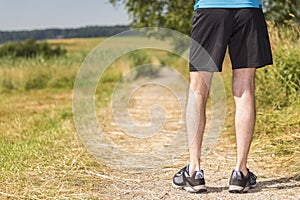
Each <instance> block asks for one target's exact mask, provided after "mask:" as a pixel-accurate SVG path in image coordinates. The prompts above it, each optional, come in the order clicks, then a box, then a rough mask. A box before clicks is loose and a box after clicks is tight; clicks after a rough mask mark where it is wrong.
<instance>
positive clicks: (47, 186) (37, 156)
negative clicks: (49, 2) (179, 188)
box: [0, 31, 300, 199]
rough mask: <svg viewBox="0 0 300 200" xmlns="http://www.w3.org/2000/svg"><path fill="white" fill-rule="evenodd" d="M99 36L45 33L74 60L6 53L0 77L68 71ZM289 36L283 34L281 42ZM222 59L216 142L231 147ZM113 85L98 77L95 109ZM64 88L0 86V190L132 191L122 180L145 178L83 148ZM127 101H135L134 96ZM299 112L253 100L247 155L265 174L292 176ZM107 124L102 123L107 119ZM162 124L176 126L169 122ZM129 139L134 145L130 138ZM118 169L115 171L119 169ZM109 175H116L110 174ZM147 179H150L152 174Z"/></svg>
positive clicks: (96, 195)
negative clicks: (0, 89) (222, 100)
mask: <svg viewBox="0 0 300 200" xmlns="http://www.w3.org/2000/svg"><path fill="white" fill-rule="evenodd" d="M271 39H272V44H273V45H272V46H273V50H274V51H276V49H277V46H276V44H277V43H278V42H279V36H276V34H275V32H274V33H273V32H272V31H271ZM102 40H103V38H96V39H69V40H51V41H49V42H50V43H51V44H61V45H62V46H63V47H65V48H66V49H68V51H69V57H68V58H69V59H70V58H72V56H74V57H75V58H73V59H74V60H71V61H69V62H68V59H64V60H58V61H57V60H56V61H53V60H52V61H45V63H44V64H43V62H40V61H26V62H25V63H24V62H23V61H20V62H19V63H18V64H14V65H15V66H10V64H11V61H5V63H4V64H3V63H2V64H1V67H0V77H1V78H0V79H1V81H3V80H4V78H7V77H8V78H9V79H11V81H12V83H13V85H15V86H16V87H19V85H20V87H19V88H22V87H24V81H25V80H26V79H27V78H29V77H31V76H32V74H36V75H40V73H42V72H43V73H47V74H52V75H51V77H52V78H55V77H56V78H57V77H61V76H67V77H69V76H75V73H76V70H77V69H78V67H79V66H80V63H81V61H82V59H83V58H84V56H85V55H86V53H87V52H88V51H89V50H90V49H92V48H93V47H95V46H96V45H97V43H98V42H99V41H102ZM290 43H291V42H290V41H289V40H287V45H288V44H290ZM157 55H159V57H158V58H157V59H156V61H157V60H160V61H163V62H165V63H166V64H170V63H172V64H173V66H174V68H176V69H178V71H180V72H181V73H183V74H184V75H187V74H188V73H187V69H188V68H187V65H186V63H185V62H184V61H183V60H176V59H175V58H174V57H170V58H168V55H167V54H165V53H162V52H159V53H158V54H157ZM165 55H167V56H166V57H165V58H163V59H162V58H161V57H163V56H165ZM174 60H175V61H176V62H174ZM31 65H32V66H31ZM116 65H122V66H121V67H119V68H118V70H119V72H118V73H121V74H124V73H126V72H127V71H128V70H129V68H130V67H129V65H130V62H128V61H125V60H119V61H117V63H116ZM225 66H226V67H225V69H224V73H223V74H222V76H223V78H224V82H225V87H226V91H227V108H228V109H227V117H226V124H225V127H224V133H223V135H222V137H221V140H222V142H221V143H220V144H219V148H223V147H224V148H228V147H232V146H233V144H234V128H233V117H234V103H233V100H232V95H231V70H230V67H229V66H230V64H229V58H228V57H226V60H225ZM39 70H41V71H39ZM43 70H45V71H43ZM110 73H112V74H113V76H115V77H118V76H119V74H118V73H116V72H115V71H111V72H110ZM114 73H116V74H114ZM113 79H114V78H113ZM113 86H114V84H113V83H111V82H109V81H108V82H106V83H104V85H103V87H104V88H105V90H104V89H103V88H102V89H103V90H102V89H101V88H99V90H98V91H102V92H103V93H102V95H105V98H104V99H106V101H105V102H98V103H97V102H96V103H97V108H98V109H100V110H101V109H103V108H105V106H106V105H107V102H109V100H110V98H109V95H110V94H111V92H112V89H113ZM149 90H150V89H149ZM71 95H72V91H71V89H68V88H66V87H62V88H59V89H58V88H51V87H47V88H46V89H41V90H24V89H20V90H12V91H10V92H4V93H0V96H1V98H0V170H1V171H0V196H1V197H12V198H16V199H19V198H26V199H50V198H59V199H64V198H67V199H69V198H71V199H112V198H115V197H116V194H115V193H114V192H113V191H115V190H116V189H118V188H117V187H119V186H120V187H121V186H122V187H121V188H122V191H121V192H122V193H124V194H127V195H129V194H130V192H131V191H130V190H127V189H126V188H127V187H129V188H130V185H131V183H134V184H135V185H136V187H138V185H139V181H140V182H141V181H144V180H139V179H138V180H134V178H133V177H132V175H130V174H123V173H122V172H116V171H115V170H112V169H110V168H109V167H107V166H105V165H103V164H101V163H99V162H97V161H96V160H95V158H93V157H92V156H91V155H90V154H89V153H88V152H87V151H86V149H85V148H84V146H83V145H82V144H81V141H80V140H79V138H78V136H77V133H76V130H75V128H74V124H73V118H72V109H71V106H72V99H71ZM169 96H170V97H171V95H169ZM137 97H138V96H137ZM102 99H103V98H102ZM133 100H134V99H133ZM146 103H147V102H146ZM132 106H133V108H134V102H132ZM267 111H268V112H267ZM299 113H300V104H293V105H289V106H287V107H286V108H285V109H283V110H276V109H273V108H269V107H268V108H262V107H260V106H259V105H258V117H257V127H256V133H255V137H254V140H253V146H252V150H251V154H250V158H251V159H252V160H254V161H255V163H256V164H257V165H258V167H261V168H263V169H265V170H267V171H268V173H269V174H272V173H276V174H277V175H282V176H286V177H290V176H293V177H294V178H298V179H299V171H300V169H299V163H300V158H299V155H300V149H299V142H300V136H299V135H300V129H299V124H300V121H299ZM102 114H104V115H102V116H99V117H103V118H106V116H105V114H107V112H102ZM133 114H134V115H135V116H136V119H137V118H138V117H137V114H138V113H134V110H133ZM99 115H101V112H99ZM170 115H172V113H171V114H170ZM143 122H145V121H143ZM106 128H107V129H108V130H109V128H110V127H106ZM169 128H170V130H173V129H176V127H169ZM120 142H121V141H120ZM132 145H133V146H134V142H133V143H132ZM128 147H129V148H130V146H127V148H128ZM153 148H156V147H153ZM146 150H147V149H146ZM232 156H233V155H232ZM176 167H177V166H176ZM120 174H121V175H122V176H119V175H120ZM116 178H118V182H115V181H114V180H115V179H116ZM144 178H145V179H147V177H144ZM146 181H147V182H148V183H150V182H151V177H150V178H148V179H147V180H146ZM116 185H117V186H116ZM120 187H119V188H120ZM137 190H138V189H137ZM141 193H143V194H145V195H146V196H148V197H149V198H151V197H153V194H152V193H151V191H150V190H149V191H148V190H147V191H146V190H145V191H141ZM131 197H134V196H131ZM153 198H154V197H153Z"/></svg>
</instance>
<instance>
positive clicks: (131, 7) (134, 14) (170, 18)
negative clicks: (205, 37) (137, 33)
mask: <svg viewBox="0 0 300 200" xmlns="http://www.w3.org/2000/svg"><path fill="white" fill-rule="evenodd" d="M109 1H110V2H111V3H112V4H114V5H116V4H118V3H124V4H125V6H126V8H127V11H128V13H129V15H130V17H131V18H132V26H134V27H137V28H138V27H153V26H155V27H157V26H158V27H165V28H170V29H173V30H177V31H180V32H182V33H185V34H187V35H189V34H190V30H191V24H192V23H191V21H192V16H193V7H194V1H193V0H177V1H170V0H149V1H142V0H109Z"/></svg>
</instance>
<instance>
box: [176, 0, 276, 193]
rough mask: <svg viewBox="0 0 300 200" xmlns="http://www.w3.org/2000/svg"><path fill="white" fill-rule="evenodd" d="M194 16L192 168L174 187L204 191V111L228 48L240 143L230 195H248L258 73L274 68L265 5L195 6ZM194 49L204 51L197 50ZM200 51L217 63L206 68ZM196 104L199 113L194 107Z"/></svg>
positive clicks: (226, 2) (200, 1) (202, 0)
mask: <svg viewBox="0 0 300 200" xmlns="http://www.w3.org/2000/svg"><path fill="white" fill-rule="evenodd" d="M194 10H195V14H194V20H193V27H192V32H191V38H192V42H191V52H190V90H191V92H190V95H189V98H188V103H187V131H188V134H193V135H194V137H193V138H192V140H190V141H189V142H190V146H189V152H190V163H189V164H188V165H187V166H186V167H184V168H183V169H181V170H180V171H179V172H178V173H176V174H175V175H174V177H173V187H175V188H183V189H185V190H187V191H189V192H204V191H206V187H205V180H204V173H203V170H201V165H200V152H201V144H202V138H203V132H204V128H205V106H206V102H207V98H208V93H209V88H210V81H211V78H212V74H213V72H221V71H222V63H223V60H224V56H225V52H226V49H227V46H228V47H229V54H230V59H231V62H232V71H233V75H232V76H233V81H232V88H233V96H234V101H235V106H236V111H235V131H236V141H237V160H236V165H235V168H234V170H233V171H232V174H231V177H230V181H229V192H233V193H242V192H247V191H248V189H249V188H253V187H255V185H256V176H255V175H254V174H253V173H252V172H250V171H249V169H248V168H247V157H248V152H249V148H250V144H251V140H252V135H253V131H254V125H255V97H254V82H255V81H254V80H255V70H256V68H260V67H264V66H265V65H270V64H272V55H271V48H270V43H269V37H268V32H267V27H266V23H265V19H264V15H263V13H262V9H261V2H260V0H222V1H221V0H196V4H195V6H194ZM196 43H199V44H198V47H199V45H201V46H202V48H200V49H199V48H198V47H197V44H196ZM201 49H202V50H203V49H205V51H206V52H207V53H208V54H209V55H210V57H211V59H212V60H213V62H205V63H204V62H203V58H199V57H201V55H204V54H203V52H201ZM204 60H205V59H204ZM212 63H213V64H212ZM191 94H193V95H191ZM192 96H193V97H192ZM194 99H195V100H196V106H197V108H195V103H193V101H194ZM195 122H196V123H195Z"/></svg>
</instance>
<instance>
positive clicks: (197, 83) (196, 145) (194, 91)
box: [186, 72, 212, 174]
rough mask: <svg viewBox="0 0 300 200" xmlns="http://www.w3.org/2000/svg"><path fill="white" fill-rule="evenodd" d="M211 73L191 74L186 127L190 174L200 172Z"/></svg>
mask: <svg viewBox="0 0 300 200" xmlns="http://www.w3.org/2000/svg"><path fill="white" fill-rule="evenodd" d="M211 78H212V73H211V72H190V88H189V96H188V102H187V110H186V127H187V133H188V140H189V152H190V165H189V174H193V172H194V171H195V170H200V156H201V145H202V138H203V133H204V129H205V122H206V117H205V107H206V102H207V98H208V93H209V88H210V82H211Z"/></svg>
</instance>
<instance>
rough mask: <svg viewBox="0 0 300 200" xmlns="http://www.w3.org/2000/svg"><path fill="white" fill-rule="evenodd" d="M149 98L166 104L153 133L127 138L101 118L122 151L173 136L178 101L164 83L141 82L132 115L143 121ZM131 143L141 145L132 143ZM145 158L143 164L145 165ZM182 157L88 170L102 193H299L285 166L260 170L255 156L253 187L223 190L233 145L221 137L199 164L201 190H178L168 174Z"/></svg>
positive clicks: (161, 195)
mask: <svg viewBox="0 0 300 200" xmlns="http://www.w3.org/2000/svg"><path fill="white" fill-rule="evenodd" d="M168 81H171V80H167V82H168ZM153 100H156V101H155V102H156V103H157V104H161V105H163V106H164V107H165V108H166V110H167V112H166V113H167V114H166V121H165V124H167V125H166V126H164V128H163V130H162V131H161V132H159V133H158V134H157V135H156V136H155V137H153V138H154V139H153V138H152V139H148V140H147V139H142V140H141V139H139V140H134V139H133V140H132V137H129V139H128V137H127V136H126V134H125V133H124V131H122V130H120V129H118V127H116V124H115V122H113V121H111V120H112V119H110V118H107V121H106V123H110V126H107V127H104V131H105V132H106V133H107V136H108V138H110V140H112V141H113V142H115V143H116V144H117V145H119V146H120V148H123V150H124V151H128V152H134V151H138V152H140V151H141V152H142V153H147V152H149V151H153V150H156V148H161V147H164V146H166V145H168V144H169V143H170V141H169V140H170V138H171V139H172V138H173V135H172V133H174V132H175V133H176V130H178V123H179V120H180V115H181V112H176V111H178V101H177V100H176V99H174V96H172V95H171V94H170V93H167V92H166V91H165V88H163V87H157V86H150V87H148V86H147V87H142V88H141V89H140V90H138V91H136V92H135V94H133V95H132V96H131V100H130V103H129V112H130V113H131V118H132V120H133V121H135V122H136V123H139V121H142V122H140V123H141V124H143V125H147V123H148V121H147V119H149V110H148V108H149V106H150V107H151V105H152V104H153ZM150 104H151V105H150ZM146 108H147V109H146ZM172 111H173V112H172ZM120 116H122V115H120ZM157 120H158V121H159V120H160V119H159V118H158V119H157ZM168 133H169V135H168ZM137 143H138V144H139V146H140V147H144V148H139V149H136V148H135V147H136V145H135V144H137ZM173 151H174V152H173V154H174V155H176V153H177V152H176V148H174V150H173ZM258 157H259V155H258ZM146 159H147V158H145V164H147V165H151V163H149V162H147V160H146ZM187 160H188V156H187V153H185V154H184V155H182V156H181V157H180V159H178V160H176V161H174V162H173V163H172V164H171V165H169V166H167V167H164V168H158V169H157V170H151V169H145V170H144V171H138V172H137V173H127V171H126V169H124V171H120V170H115V171H114V172H113V173H109V174H105V175H103V174H94V175H95V176H100V177H102V178H103V179H104V180H106V181H104V183H103V184H101V191H102V194H103V198H104V199H106V198H107V199H112V198H113V199H272V200H273V199H281V200H284V199H300V182H299V181H295V180H293V179H291V178H289V177H288V176H287V175H286V174H288V173H286V172H283V173H281V174H272V171H270V170H264V169H263V167H262V166H263V163H259V165H258V163H257V160H259V159H256V158H255V157H250V158H249V168H250V169H252V171H253V172H254V173H255V174H256V175H257V176H258V185H257V188H255V189H252V190H250V191H249V192H248V193H246V194H231V193H229V192H228V182H229V180H228V179H229V176H230V174H231V170H232V167H233V166H234V161H235V150H234V145H233V144H231V143H228V141H226V140H222V141H219V142H218V143H217V145H216V146H215V147H214V148H213V150H212V151H211V152H210V153H209V154H208V155H207V156H206V157H205V158H203V161H202V168H203V169H204V173H205V177H206V185H207V188H208V192H207V193H204V194H191V193H187V192H186V191H184V190H176V189H173V188H172V187H171V180H172V177H173V175H174V173H176V172H177V171H178V170H179V169H180V168H182V167H183V166H184V165H186V164H187Z"/></svg>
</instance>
